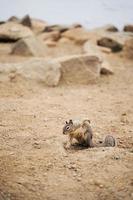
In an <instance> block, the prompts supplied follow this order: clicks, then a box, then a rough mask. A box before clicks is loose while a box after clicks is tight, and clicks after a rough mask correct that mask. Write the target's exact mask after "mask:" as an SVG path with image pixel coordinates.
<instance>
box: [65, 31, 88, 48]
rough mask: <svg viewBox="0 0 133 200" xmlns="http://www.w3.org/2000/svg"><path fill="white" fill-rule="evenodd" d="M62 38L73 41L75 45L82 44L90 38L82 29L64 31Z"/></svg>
mask: <svg viewBox="0 0 133 200" xmlns="http://www.w3.org/2000/svg"><path fill="white" fill-rule="evenodd" d="M62 37H66V38H68V39H70V40H74V41H75V42H76V43H79V44H83V43H84V42H86V41H87V40H88V39H89V38H90V34H89V32H88V31H87V30H86V29H84V28H80V27H79V28H72V29H70V30H68V31H65V32H64V33H63V34H62Z"/></svg>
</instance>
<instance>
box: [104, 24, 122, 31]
mask: <svg viewBox="0 0 133 200" xmlns="http://www.w3.org/2000/svg"><path fill="white" fill-rule="evenodd" d="M105 30H106V31H109V32H118V31H119V30H118V28H117V27H115V26H114V25H107V26H106V27H105Z"/></svg>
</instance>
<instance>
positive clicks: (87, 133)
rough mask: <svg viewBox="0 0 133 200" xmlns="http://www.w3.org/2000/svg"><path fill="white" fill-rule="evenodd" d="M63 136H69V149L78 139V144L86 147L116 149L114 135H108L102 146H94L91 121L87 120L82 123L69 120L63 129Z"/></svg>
mask: <svg viewBox="0 0 133 200" xmlns="http://www.w3.org/2000/svg"><path fill="white" fill-rule="evenodd" d="M63 134H65V135H68V136H69V143H68V144H67V147H70V146H71V145H72V140H73V139H76V140H77V141H78V143H79V144H80V145H82V146H84V147H114V146H116V139H115V138H114V137H113V136H112V135H107V136H106V137H105V140H104V141H103V142H102V143H101V144H94V143H93V141H92V139H93V132H92V128H91V126H90V120H88V119H86V120H83V121H82V122H79V121H73V120H71V119H70V120H69V122H67V121H66V123H65V125H64V127H63Z"/></svg>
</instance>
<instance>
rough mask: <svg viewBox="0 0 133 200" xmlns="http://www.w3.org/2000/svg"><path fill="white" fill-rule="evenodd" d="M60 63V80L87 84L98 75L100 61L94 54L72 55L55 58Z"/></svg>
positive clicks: (67, 82)
mask: <svg viewBox="0 0 133 200" xmlns="http://www.w3.org/2000/svg"><path fill="white" fill-rule="evenodd" d="M56 62H59V63H60V65H61V82H63V83H66V84H88V83H92V82H95V81H96V79H97V78H98V77H99V75H100V69H101V62H100V60H99V58H98V57H96V56H88V55H74V56H67V57H64V58H59V59H56Z"/></svg>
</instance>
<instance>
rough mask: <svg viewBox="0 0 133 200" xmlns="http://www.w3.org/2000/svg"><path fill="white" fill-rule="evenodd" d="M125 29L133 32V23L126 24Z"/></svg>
mask: <svg viewBox="0 0 133 200" xmlns="http://www.w3.org/2000/svg"><path fill="white" fill-rule="evenodd" d="M123 31H125V32H133V25H132V24H128V25H125V26H124V28H123Z"/></svg>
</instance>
